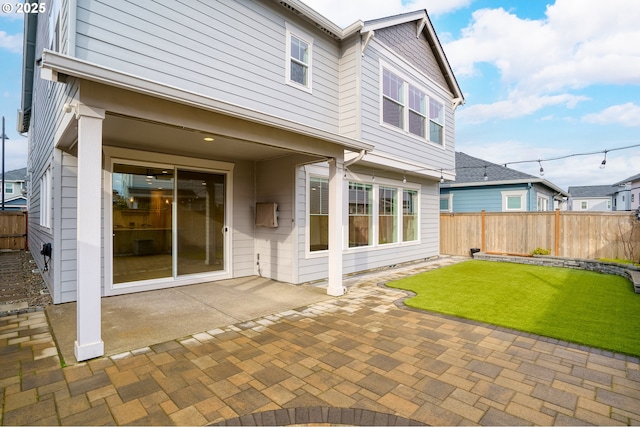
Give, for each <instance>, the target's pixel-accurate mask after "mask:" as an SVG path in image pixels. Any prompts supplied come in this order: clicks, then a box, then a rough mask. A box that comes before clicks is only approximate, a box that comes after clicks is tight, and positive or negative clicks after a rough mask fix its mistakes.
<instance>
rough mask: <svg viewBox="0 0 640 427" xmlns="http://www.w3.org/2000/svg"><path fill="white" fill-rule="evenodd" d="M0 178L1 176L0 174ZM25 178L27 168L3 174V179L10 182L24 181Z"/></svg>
mask: <svg viewBox="0 0 640 427" xmlns="http://www.w3.org/2000/svg"><path fill="white" fill-rule="evenodd" d="M0 177H2V174H1V173H0ZM26 177H27V168H22V169H14V170H12V171H7V172H5V173H4V179H6V180H11V181H24V179H25V178H26Z"/></svg>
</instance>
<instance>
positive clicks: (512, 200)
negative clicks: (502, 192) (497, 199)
mask: <svg viewBox="0 0 640 427" xmlns="http://www.w3.org/2000/svg"><path fill="white" fill-rule="evenodd" d="M507 209H509V210H515V209H522V198H521V197H520V196H507Z"/></svg>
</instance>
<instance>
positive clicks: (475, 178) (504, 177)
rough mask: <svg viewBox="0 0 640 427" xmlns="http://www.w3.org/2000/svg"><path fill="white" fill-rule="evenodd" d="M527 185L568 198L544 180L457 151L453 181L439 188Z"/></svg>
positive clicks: (565, 193) (564, 192) (558, 188)
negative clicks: (548, 189)
mask: <svg viewBox="0 0 640 427" xmlns="http://www.w3.org/2000/svg"><path fill="white" fill-rule="evenodd" d="M485 174H486V176H487V179H486V180H485V178H484V177H485ZM528 183H532V184H533V183H539V184H541V185H545V186H547V187H549V188H550V189H552V190H553V191H554V192H556V193H559V194H560V195H563V196H569V194H568V193H567V192H566V191H564V190H563V189H561V188H560V187H558V186H556V185H555V184H553V183H551V182H549V181H547V180H546V179H543V178H539V177H537V176H533V175H529V174H528V173H524V172H520V171H517V170H515V169H511V168H508V167H506V166H501V165H498V164H496V163H491V162H488V161H486V160H482V159H479V158H477V157H473V156H470V155H468V154H465V153H462V152H459V151H456V179H455V181H454V182H451V183H444V184H441V185H440V186H441V187H442V188H459V187H479V186H492V185H505V184H528Z"/></svg>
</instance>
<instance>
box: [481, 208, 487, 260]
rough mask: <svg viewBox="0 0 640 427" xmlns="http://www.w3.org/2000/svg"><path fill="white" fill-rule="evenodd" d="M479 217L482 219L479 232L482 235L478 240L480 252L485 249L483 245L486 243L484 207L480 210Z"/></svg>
mask: <svg viewBox="0 0 640 427" xmlns="http://www.w3.org/2000/svg"><path fill="white" fill-rule="evenodd" d="M480 218H481V221H482V226H481V233H482V236H481V240H480V241H481V244H480V250H481V251H482V252H485V249H486V248H485V246H486V243H485V230H486V225H485V221H484V209H482V212H481V215H480Z"/></svg>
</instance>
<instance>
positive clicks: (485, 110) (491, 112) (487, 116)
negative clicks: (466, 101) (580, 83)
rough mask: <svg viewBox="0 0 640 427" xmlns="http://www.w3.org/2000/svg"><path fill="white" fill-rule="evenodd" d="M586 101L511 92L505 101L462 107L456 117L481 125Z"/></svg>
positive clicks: (568, 106) (577, 98)
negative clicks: (546, 108) (494, 120)
mask: <svg viewBox="0 0 640 427" xmlns="http://www.w3.org/2000/svg"><path fill="white" fill-rule="evenodd" d="M588 99H589V98H587V97H584V96H577V95H571V94H560V95H525V94H519V93H517V92H512V93H511V94H510V95H509V98H508V99H506V100H502V101H497V102H494V103H492V104H474V105H470V106H468V107H464V108H463V109H461V110H459V112H457V117H458V119H459V120H461V121H464V122H466V123H482V122H486V121H489V120H493V119H515V118H518V117H524V116H528V115H531V114H533V113H535V112H537V111H539V110H541V109H543V108H545V107H550V106H555V105H564V106H565V107H566V108H570V109H571V108H574V107H575V106H576V104H577V103H578V102H581V101H586V100H588Z"/></svg>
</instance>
